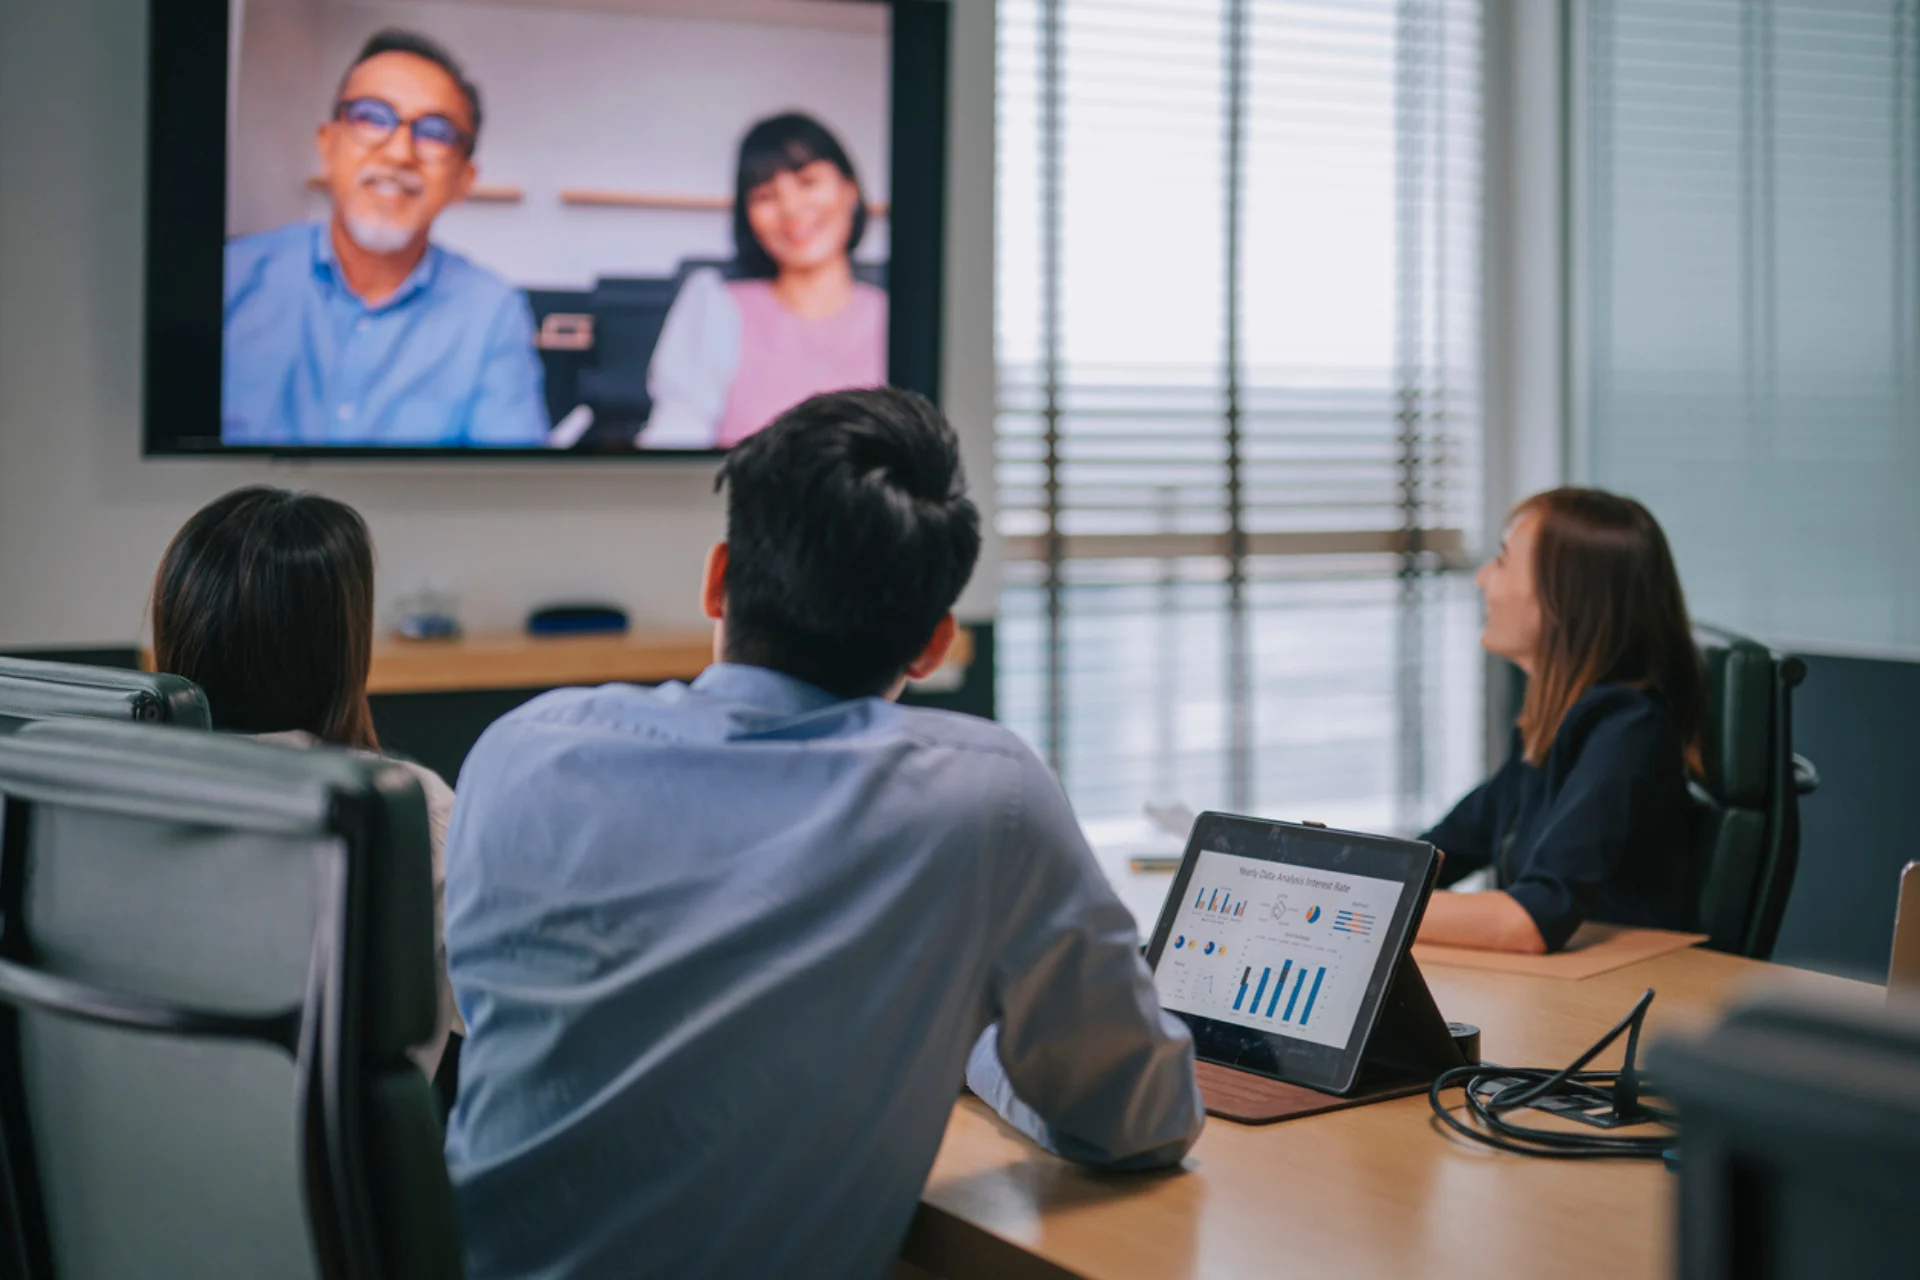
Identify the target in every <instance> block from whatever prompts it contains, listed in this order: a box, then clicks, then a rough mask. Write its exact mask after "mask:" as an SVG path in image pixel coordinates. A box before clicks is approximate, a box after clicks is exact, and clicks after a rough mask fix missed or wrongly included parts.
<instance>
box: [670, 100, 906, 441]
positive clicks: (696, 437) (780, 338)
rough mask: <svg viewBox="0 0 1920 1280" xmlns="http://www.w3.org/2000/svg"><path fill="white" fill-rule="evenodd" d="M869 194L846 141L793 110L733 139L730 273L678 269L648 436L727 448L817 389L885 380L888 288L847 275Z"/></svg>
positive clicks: (863, 229) (863, 227)
mask: <svg viewBox="0 0 1920 1280" xmlns="http://www.w3.org/2000/svg"><path fill="white" fill-rule="evenodd" d="M866 227H867V206H866V199H865V196H864V195H863V194H862V192H861V189H860V179H859V176H858V175H857V174H856V173H855V172H854V167H853V161H852V160H851V159H850V158H848V156H847V151H846V148H845V147H843V146H841V145H840V140H839V139H838V138H836V137H834V136H833V134H832V133H831V132H829V131H828V129H827V127H826V126H825V125H823V124H821V123H820V122H819V121H818V120H815V119H814V118H813V117H812V116H808V115H802V114H800V113H798V112H789V113H787V114H785V115H777V116H772V117H770V118H768V119H765V120H762V121H760V122H759V123H757V124H755V125H754V126H753V127H752V128H751V129H749V130H748V131H747V134H746V137H744V138H742V139H741V141H740V154H739V160H738V163H737V164H736V166H735V174H734V197H733V243H734V273H733V274H734V278H733V279H731V280H727V279H723V278H722V277H721V274H720V273H719V272H718V271H714V270H712V269H710V268H709V269H706V270H701V271H695V272H694V273H693V274H692V275H690V276H688V277H687V282H686V283H685V284H684V285H682V286H681V288H680V293H679V295H678V296H677V297H675V298H674V300H673V306H672V308H671V309H670V310H669V311H668V312H667V319H666V323H665V325H664V326H663V327H662V329H661V331H660V341H659V343H658V344H657V345H656V346H655V347H654V352H653V361H652V364H651V366H650V367H649V369H648V371H647V393H648V395H649V396H650V397H651V398H652V400H653V411H652V414H651V416H650V417H649V418H648V420H647V426H646V429H645V430H643V431H642V432H641V433H640V437H639V439H638V440H637V441H636V443H637V444H639V445H640V446H642V447H645V448H650V449H714V448H719V449H725V448H730V447H732V446H733V445H736V444H738V443H739V442H740V441H741V440H744V439H745V438H746V437H748V436H750V435H752V434H753V433H754V432H756V431H758V430H759V429H760V428H762V427H764V426H766V425H767V424H768V423H769V422H771V421H773V419H774V418H775V417H777V416H778V415H779V414H780V413H782V412H784V411H785V410H787V409H790V408H792V407H793V406H794V405H796V404H798V403H800V402H801V401H802V400H805V399H807V398H808V397H809V396H813V395H817V394H819V393H820V392H824V391H843V390H847V389H849V388H854V387H873V386H879V385H881V384H883V383H885V382H886V380H887V295H886V293H885V291H883V290H881V289H878V288H876V287H874V286H873V285H870V284H867V283H865V282H864V281H860V280H856V279H854V275H853V251H854V249H855V248H857V247H858V246H859V244H860V239H861V237H862V236H863V235H864V234H865V233H866Z"/></svg>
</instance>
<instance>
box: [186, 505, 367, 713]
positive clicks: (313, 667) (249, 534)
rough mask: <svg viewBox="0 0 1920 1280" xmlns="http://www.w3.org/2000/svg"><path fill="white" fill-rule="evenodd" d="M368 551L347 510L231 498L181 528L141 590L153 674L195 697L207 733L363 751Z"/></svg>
mask: <svg viewBox="0 0 1920 1280" xmlns="http://www.w3.org/2000/svg"><path fill="white" fill-rule="evenodd" d="M372 661H373V542H372V539H371V538H369V537H368V536H367V525H366V522H365V521H364V520H362V519H361V518H360V515H359V513H358V512H356V511H354V509H353V508H351V507H349V506H346V505H344V504H342V503H339V502H335V501H334V500H333V499H331V498H322V497H320V496H319V495H317V494H311V493H290V492H288V491H287V490H285V489H270V488H266V487H263V486H262V487H254V488H247V489H237V490H235V491H234V492H232V493H230V494H228V495H227V496H226V497H224V498H220V499H217V500H215V501H214V502H212V503H210V504H209V505H208V506H206V507H204V508H202V509H201V510H200V511H199V512H198V513H197V514H196V515H194V517H193V518H192V519H190V520H188V521H187V523H186V524H185V525H183V526H181V529H180V532H179V533H178V534H176V535H174V539H173V543H172V545H171V546H169V547H168V548H167V553H166V555H165V556H163V557H162V558H161V561H160V572H159V574H158V575H157V576H156V577H155V579H154V584H153V665H154V669H155V670H156V671H162V672H168V673H171V674H173V675H179V676H185V677H186V678H187V679H189V680H191V681H193V682H194V683H195V684H197V685H199V686H200V687H201V688H202V689H203V690H205V691H206V695H207V701H208V703H209V704H210V705H211V707H212V711H213V727H214V728H216V729H226V730H229V731H231V732H234V733H282V732H286V731H287V730H291V729H300V730H304V731H306V732H307V733H310V734H312V735H313V736H314V737H316V738H318V739H320V740H321V741H322V742H328V743H332V744H334V745H336V746H343V747H360V748H363V749H366V750H369V751H371V750H375V749H377V748H378V746H379V742H378V739H377V738H376V737H375V736H374V731H373V713H372V712H371V711H370V710H369V709H368V707H367V671H368V669H369V667H370V666H371V665H372Z"/></svg>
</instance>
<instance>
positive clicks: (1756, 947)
mask: <svg viewBox="0 0 1920 1280" xmlns="http://www.w3.org/2000/svg"><path fill="white" fill-rule="evenodd" d="M1694 641H1695V643H1696V644H1697V645H1699V646H1700V647H1701V648H1702V649H1705V648H1707V647H1710V646H1711V647H1720V648H1729V649H1731V648H1734V647H1736V646H1739V645H1753V646H1755V647H1757V648H1761V649H1765V651H1766V653H1767V655H1768V657H1769V659H1770V660H1771V663H1772V680H1771V682H1770V683H1771V686H1772V693H1773V698H1772V707H1771V710H1770V713H1769V715H1768V717H1767V735H1768V736H1767V769H1768V778H1767V791H1766V798H1765V799H1766V806H1765V811H1766V835H1765V839H1764V847H1763V850H1762V853H1761V857H1760V859H1759V862H1758V864H1757V865H1756V866H1755V868H1754V871H1753V876H1752V880H1751V882H1750V883H1749V884H1748V885H1747V886H1746V893H1747V895H1748V902H1749V903H1750V904H1751V905H1750V906H1749V908H1748V911H1747V913H1746V922H1747V923H1746V927H1745V929H1744V930H1743V931H1742V933H1741V936H1739V937H1735V938H1721V937H1715V938H1710V939H1709V941H1708V944H1707V945H1708V946H1710V947H1713V948H1715V949H1716V950H1722V951H1729V952H1732V953H1734V954H1736V955H1742V956H1747V957H1749V958H1751V959H1755V960H1765V959H1768V958H1769V957H1771V956H1772V955H1773V946H1774V942H1775V941H1776V940H1777V939H1778V937H1779V935H1780V922H1781V920H1782V918H1784V917H1785V915H1786V912H1787V899H1788V898H1789V897H1790V896H1791V895H1792V892H1793V880H1794V875H1795V873H1796V872H1797V871H1798V869H1799V864H1800V797H1801V796H1803V795H1809V794H1811V793H1812V792H1813V791H1814V790H1815V789H1816V788H1818V787H1819V785H1820V775H1819V772H1818V771H1817V770H1816V769H1815V768H1814V766H1813V764H1812V762H1811V761H1809V760H1808V759H1807V758H1806V757H1805V756H1800V755H1796V754H1794V751H1793V691H1794V690H1795V689H1797V688H1799V687H1800V685H1801V683H1802V682H1803V681H1804V680H1805V679H1806V678H1807V664H1806V663H1805V662H1802V661H1801V660H1800V659H1799V658H1797V657H1794V656H1793V655H1792V654H1787V653H1780V652H1778V651H1776V650H1773V649H1770V648H1767V647H1766V646H1764V645H1760V644H1759V642H1758V641H1755V640H1752V639H1750V638H1749V637H1747V636H1742V635H1739V634H1737V633H1735V632H1731V631H1725V630H1722V629H1721V628H1718V627H1712V626H1706V625H1699V626H1696V627H1695V628H1694Z"/></svg>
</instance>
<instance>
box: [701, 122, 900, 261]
mask: <svg viewBox="0 0 1920 1280" xmlns="http://www.w3.org/2000/svg"><path fill="white" fill-rule="evenodd" d="M816 160H825V161H826V162H827V163H828V164H831V165H832V166H833V167H834V168H836V169H838V170H839V171H840V175H841V176H842V177H844V178H845V179H846V180H847V181H848V182H851V183H852V184H853V189H854V191H855V192H856V193H857V195H858V199H857V200H856V201H855V202H854V206H853V230H852V231H851V232H850V233H849V234H848V235H847V253H848V254H849V255H851V254H852V253H853V251H854V250H855V249H856V248H858V247H859V244H860V237H861V236H863V235H865V234H866V232H867V196H866V192H865V191H864V190H863V189H862V188H861V186H860V176H859V175H858V174H856V173H855V172H854V171H853V161H852V160H851V159H849V158H848V156H847V150H846V148H845V147H843V146H841V145H840V140H839V139H838V138H836V137H834V136H833V134H831V133H829V132H828V131H827V127H826V126H825V125H823V124H821V123H820V122H819V121H818V120H815V119H814V118H813V117H812V116H809V115H803V114H802V113H800V112H798V111H789V112H787V113H786V114H785V115H778V116H769V117H767V118H766V119H765V120H762V121H760V122H759V123H758V124H756V125H754V126H753V128H751V129H749V130H747V136H746V137H744V138H742V139H740V165H739V168H738V169H737V170H736V171H735V174H734V180H733V260H734V270H735V271H736V272H737V273H738V274H739V276H740V277H741V278H742V279H748V280H770V279H772V278H773V277H774V276H777V275H779V274H780V268H779V267H778V266H776V265H774V261H773V259H772V258H770V257H768V256H767V251H766V250H765V249H763V248H761V247H760V239H759V237H757V236H755V235H754V234H753V227H752V226H751V225H750V224H749V223H748V222H747V196H748V195H749V194H751V193H752V191H753V189H754V188H755V187H758V186H761V185H763V184H765V183H768V182H772V181H773V180H774V179H775V178H777V177H779V176H780V175H781V174H783V173H798V172H799V171H800V170H802V169H804V168H806V167H807V166H808V165H810V164H812V163H814V161H816Z"/></svg>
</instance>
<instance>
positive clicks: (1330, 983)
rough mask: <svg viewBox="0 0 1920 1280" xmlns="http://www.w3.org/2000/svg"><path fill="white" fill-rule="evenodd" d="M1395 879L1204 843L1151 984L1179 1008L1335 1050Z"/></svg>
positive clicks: (1347, 1030) (1346, 1032)
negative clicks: (1263, 858)
mask: <svg viewBox="0 0 1920 1280" xmlns="http://www.w3.org/2000/svg"><path fill="white" fill-rule="evenodd" d="M1400 892H1401V886H1400V885H1398V884H1396V883H1394V882H1393V881H1389V880H1378V879H1373V878H1371V877H1368V876H1356V875H1348V874H1343V873H1334V872H1322V871H1317V870H1312V869H1308V868H1299V867H1291V866H1285V865H1281V864H1276V863H1269V862H1264V861H1261V860H1258V859H1251V858H1240V857H1235V856H1233V855H1231V854H1225V853H1217V852H1214V851H1211V850H1204V851H1202V853H1201V855H1200V858H1199V861H1198V863H1197V865H1196V867H1195V874H1194V877H1193V880H1192V882H1191V883H1190V886H1189V888H1188V891H1187V896H1186V902H1185V903H1184V904H1183V909H1182V911H1181V915H1180V919H1179V922H1178V925H1177V927H1176V928H1175V930H1174V933H1173V934H1172V936H1170V937H1169V939H1168V942H1167V946H1166V948H1165V949H1164V951H1163V953H1162V955H1161V957H1160V963H1159V967H1158V968H1157V969H1156V970H1155V972H1154V982H1155V984H1156V986H1157V987H1158V989H1159V992H1160V1000H1161V1003H1162V1004H1163V1005H1164V1006H1165V1007H1166V1008H1168V1009H1172V1010H1175V1011H1177V1012H1181V1013H1192V1014H1198V1015H1200V1016H1202V1017H1208V1018H1218V1019H1220V1020H1222V1021H1226V1022H1232V1023H1235V1024H1237V1025H1240V1026H1245V1027H1252V1028H1255V1029H1257V1030H1262V1031H1269V1032H1272V1033H1275V1034H1278V1035H1285V1036H1293V1037H1296V1038H1298V1039H1302V1040H1309V1041H1312V1042H1314V1043H1316V1044H1324V1045H1330V1046H1333V1047H1335V1048H1344V1047H1345V1045H1346V1043H1347V1040H1348V1038H1349V1036H1350V1035H1351V1034H1352V1031H1353V1023H1354V1020H1355V1018H1356V1017H1357V1016H1358V1014H1359V1009H1360V1003H1361V1000H1362V997H1363V996H1364V995H1365V994H1366V985H1367V981H1368V979H1369V978H1371V977H1372V974H1373V970H1374V966H1375V963H1376V961H1377V960H1378V959H1379V954H1380V941H1379V936H1378V929H1377V926H1378V924H1379V922H1380V921H1381V920H1384V919H1387V918H1389V917H1390V916H1391V915H1392V912H1393V908H1394V906H1395V904H1396V903H1398V901H1399V896H1400Z"/></svg>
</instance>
